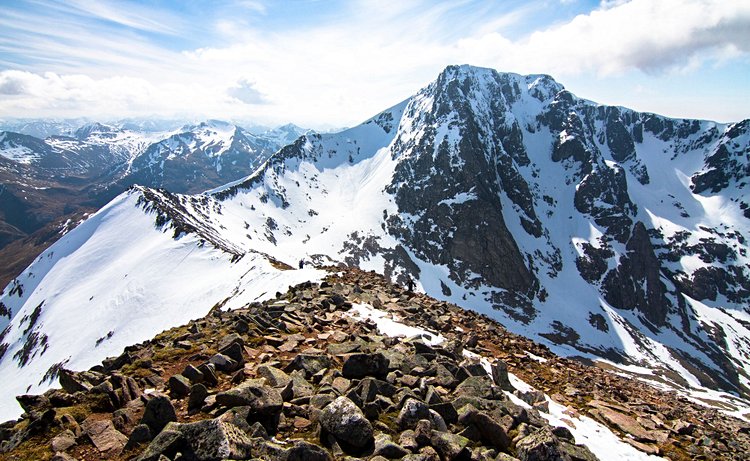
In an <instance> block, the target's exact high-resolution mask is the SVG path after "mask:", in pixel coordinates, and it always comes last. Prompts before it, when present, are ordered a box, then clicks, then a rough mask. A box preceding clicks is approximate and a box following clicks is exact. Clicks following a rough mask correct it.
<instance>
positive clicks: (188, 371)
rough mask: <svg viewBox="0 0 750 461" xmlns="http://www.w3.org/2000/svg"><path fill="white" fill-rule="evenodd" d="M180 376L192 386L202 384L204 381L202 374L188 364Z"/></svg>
mask: <svg viewBox="0 0 750 461" xmlns="http://www.w3.org/2000/svg"><path fill="white" fill-rule="evenodd" d="M181 374H182V376H184V377H186V378H187V379H189V380H190V382H191V383H193V384H197V383H202V382H203V379H204V377H203V373H202V372H201V371H200V370H199V369H197V368H195V367H194V366H193V365H190V364H188V365H187V366H186V367H185V370H183V372H182V373H181Z"/></svg>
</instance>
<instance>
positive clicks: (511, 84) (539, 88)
mask: <svg viewBox="0 0 750 461" xmlns="http://www.w3.org/2000/svg"><path fill="white" fill-rule="evenodd" d="M452 82H455V83H458V84H459V85H460V87H461V89H462V92H463V93H464V94H466V92H467V91H468V90H469V89H471V88H472V83H474V85H476V88H478V89H480V92H482V93H486V91H487V90H488V89H489V90H490V92H492V89H500V91H501V92H502V93H503V94H504V95H505V96H506V98H507V96H511V95H513V94H515V95H518V94H520V93H521V92H528V93H529V94H531V95H532V96H534V97H535V98H536V99H542V100H547V99H552V98H553V97H554V96H555V95H556V94H557V93H559V92H560V91H563V90H565V87H564V86H563V85H561V84H560V83H558V82H557V81H556V80H555V79H554V78H552V77H551V76H550V75H547V74H528V75H522V74H517V73H514V72H499V71H497V70H495V69H490V68H486V67H477V66H472V65H468V64H461V65H450V66H447V67H446V68H445V69H444V70H443V71H442V72H441V73H440V75H439V76H438V78H437V80H436V84H437V86H438V87H439V88H442V89H444V90H445V89H448V88H449V87H450V85H452Z"/></svg>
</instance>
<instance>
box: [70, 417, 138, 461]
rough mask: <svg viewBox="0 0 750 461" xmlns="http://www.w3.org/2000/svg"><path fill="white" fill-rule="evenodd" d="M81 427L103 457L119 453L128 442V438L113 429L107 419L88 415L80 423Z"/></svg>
mask: <svg viewBox="0 0 750 461" xmlns="http://www.w3.org/2000/svg"><path fill="white" fill-rule="evenodd" d="M81 428H82V429H83V432H84V433H85V434H86V435H88V436H89V438H90V439H91V442H92V443H93V444H94V446H95V447H96V449H97V450H99V452H100V453H101V454H102V455H103V456H104V457H105V458H111V457H114V456H117V455H119V454H120V453H121V452H122V449H123V448H125V444H126V443H127V442H128V438H127V437H125V436H124V435H123V434H122V433H121V432H120V431H118V430H117V429H115V427H114V425H113V424H112V421H110V420H108V419H104V420H98V421H97V420H95V419H93V418H91V417H89V418H87V419H86V420H85V421H84V422H83V424H81Z"/></svg>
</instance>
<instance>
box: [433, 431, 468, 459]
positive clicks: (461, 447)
mask: <svg viewBox="0 0 750 461" xmlns="http://www.w3.org/2000/svg"><path fill="white" fill-rule="evenodd" d="M430 444H431V445H432V447H433V448H434V449H435V451H437V452H438V454H439V455H440V458H441V459H444V460H451V461H469V460H470V459H471V451H470V450H469V449H468V448H467V446H468V445H469V439H467V438H466V437H462V436H460V435H458V434H452V433H450V432H439V431H433V432H432V437H431V438H430Z"/></svg>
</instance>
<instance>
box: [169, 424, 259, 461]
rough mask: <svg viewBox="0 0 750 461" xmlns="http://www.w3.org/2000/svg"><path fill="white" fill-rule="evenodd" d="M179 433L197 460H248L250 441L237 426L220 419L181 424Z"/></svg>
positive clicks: (250, 448)
mask: <svg viewBox="0 0 750 461" xmlns="http://www.w3.org/2000/svg"><path fill="white" fill-rule="evenodd" d="M179 431H180V433H181V434H182V435H183V437H184V438H185V440H186V443H187V445H188V447H189V452H192V455H193V456H194V457H195V459H197V460H206V461H208V460H221V459H248V458H249V457H250V456H251V450H252V441H251V440H250V438H249V437H248V436H247V435H246V434H245V432H244V431H242V430H241V429H240V428H238V427H237V426H235V425H233V424H231V423H229V422H227V421H223V420H221V419H208V420H203V421H198V422H195V423H188V424H181V425H180V426H179Z"/></svg>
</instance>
